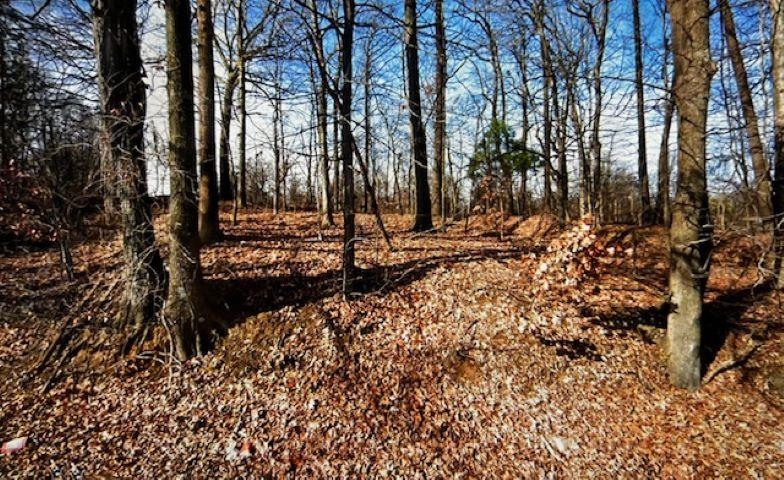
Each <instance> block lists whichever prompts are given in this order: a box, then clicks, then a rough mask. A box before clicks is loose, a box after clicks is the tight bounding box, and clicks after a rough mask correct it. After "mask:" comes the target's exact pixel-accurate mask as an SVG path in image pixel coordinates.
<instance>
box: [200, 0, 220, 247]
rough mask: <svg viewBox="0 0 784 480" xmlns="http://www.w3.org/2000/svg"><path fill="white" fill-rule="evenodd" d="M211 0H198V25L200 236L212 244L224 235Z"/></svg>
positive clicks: (205, 242) (204, 241)
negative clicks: (217, 153) (221, 224)
mask: <svg viewBox="0 0 784 480" xmlns="http://www.w3.org/2000/svg"><path fill="white" fill-rule="evenodd" d="M211 3H212V2H211V0H198V2H197V6H196V9H197V10H196V19H197V21H198V25H199V37H198V38H199V40H198V51H199V110H200V112H199V113H200V115H199V160H200V162H199V164H200V167H201V172H200V177H199V238H200V239H201V242H202V244H205V245H206V244H210V243H212V242H214V241H216V240H218V239H219V238H220V236H221V231H220V223H219V220H218V213H219V210H218V173H217V169H216V165H215V66H214V64H213V52H212V50H213V42H214V33H213V24H212V5H211Z"/></svg>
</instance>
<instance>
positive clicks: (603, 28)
mask: <svg viewBox="0 0 784 480" xmlns="http://www.w3.org/2000/svg"><path fill="white" fill-rule="evenodd" d="M601 15H602V16H601V20H599V21H598V22H596V23H595V22H591V28H592V29H593V34H594V38H595V39H596V44H597V53H596V61H595V63H594V66H593V101H594V111H593V120H592V126H593V128H592V130H591V155H592V158H591V160H592V162H593V164H592V165H591V173H592V174H593V185H592V186H591V213H593V214H594V216H595V217H594V219H595V221H596V222H597V223H601V221H602V204H603V202H602V196H603V195H604V193H603V189H602V143H601V139H600V138H599V133H600V128H601V122H602V101H603V98H602V93H603V90H602V64H603V63H604V52H605V47H606V40H607V22H608V19H609V15H610V0H602V14H601ZM597 23H598V24H597Z"/></svg>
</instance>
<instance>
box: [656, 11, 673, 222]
mask: <svg viewBox="0 0 784 480" xmlns="http://www.w3.org/2000/svg"><path fill="white" fill-rule="evenodd" d="M666 5H667V4H666V3H665V8H664V11H663V12H662V39H663V43H664V48H663V50H664V59H663V60H662V81H663V83H664V90H665V91H666V92H667V100H666V104H665V107H664V119H663V120H664V121H663V126H662V138H661V145H660V148H659V161H658V189H657V195H656V221H657V222H658V223H659V224H661V225H664V226H667V227H669V226H670V220H671V218H672V214H671V206H670V131H671V128H672V117H673V116H674V114H675V94H674V92H673V86H674V85H675V77H674V73H673V75H672V76H671V75H670V73H669V71H668V68H667V63H668V62H669V61H670V53H671V48H670V40H669V38H668V35H667V24H668V23H669V21H668V19H667V7H666ZM671 77H672V78H671Z"/></svg>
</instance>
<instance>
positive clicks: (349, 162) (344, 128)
mask: <svg viewBox="0 0 784 480" xmlns="http://www.w3.org/2000/svg"><path fill="white" fill-rule="evenodd" d="M343 15H344V22H345V23H344V25H343V35H342V38H341V40H342V42H341V47H342V55H341V81H342V84H341V89H340V135H341V136H340V151H341V155H342V158H341V160H342V163H343V293H344V294H347V293H349V292H350V291H351V290H352V279H353V277H354V250H355V243H356V239H355V238H354V237H355V231H354V161H353V148H354V142H353V141H352V134H351V97H352V92H351V83H352V82H351V80H352V78H353V69H352V63H353V55H352V52H353V45H354V0H343Z"/></svg>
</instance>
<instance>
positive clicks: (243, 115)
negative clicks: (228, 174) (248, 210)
mask: <svg viewBox="0 0 784 480" xmlns="http://www.w3.org/2000/svg"><path fill="white" fill-rule="evenodd" d="M237 32H238V34H237V43H238V47H237V68H238V70H239V76H240V78H239V87H240V98H239V117H240V133H239V137H240V138H239V142H238V144H239V145H238V146H237V150H238V152H237V156H238V157H239V160H238V162H237V177H238V178H237V181H238V182H239V185H238V188H239V202H238V203H239V206H240V207H241V208H245V207H247V206H248V188H247V185H246V176H247V172H246V171H245V170H246V168H245V161H246V158H245V157H246V152H245V140H246V137H247V134H248V114H247V113H248V112H247V108H248V105H247V103H246V100H247V98H246V89H247V85H246V78H245V68H246V65H245V62H246V60H247V59H246V58H245V54H246V52H245V47H246V45H245V0H240V1H239V2H237Z"/></svg>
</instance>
